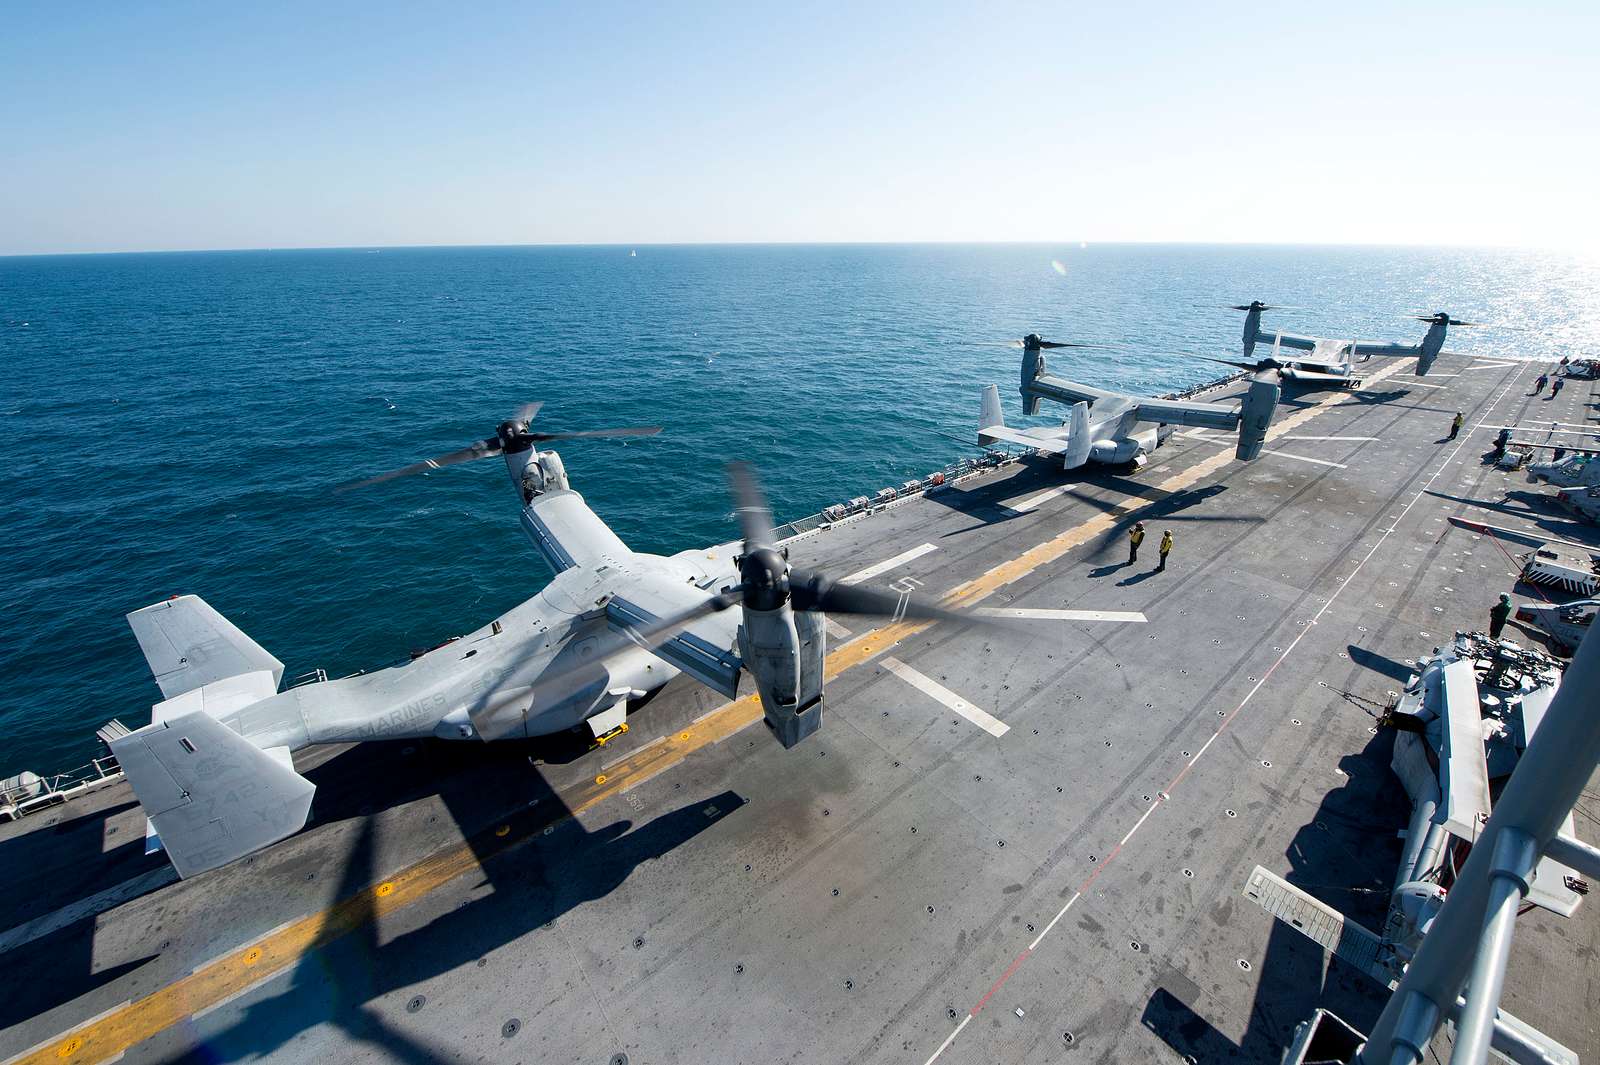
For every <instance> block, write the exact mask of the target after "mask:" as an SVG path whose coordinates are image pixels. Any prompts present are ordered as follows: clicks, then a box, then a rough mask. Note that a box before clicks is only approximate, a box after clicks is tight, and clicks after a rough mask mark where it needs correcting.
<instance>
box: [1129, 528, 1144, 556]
mask: <svg viewBox="0 0 1600 1065" xmlns="http://www.w3.org/2000/svg"><path fill="white" fill-rule="evenodd" d="M1142 543H1144V522H1142V521H1136V522H1134V523H1133V528H1131V529H1129V530H1128V565H1130V566H1131V565H1133V564H1134V563H1135V562H1137V561H1139V545H1140V544H1142Z"/></svg>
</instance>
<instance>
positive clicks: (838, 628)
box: [822, 615, 850, 640]
mask: <svg viewBox="0 0 1600 1065" xmlns="http://www.w3.org/2000/svg"><path fill="white" fill-rule="evenodd" d="M822 627H823V628H825V629H827V630H828V635H829V636H832V637H833V638H834V639H835V640H848V639H849V638H850V630H849V629H847V628H845V627H844V626H843V625H841V624H839V623H838V622H837V621H835V620H833V619H832V618H830V617H827V616H826V615H824V616H823V619H822Z"/></svg>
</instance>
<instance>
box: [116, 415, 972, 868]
mask: <svg viewBox="0 0 1600 1065" xmlns="http://www.w3.org/2000/svg"><path fill="white" fill-rule="evenodd" d="M537 409H538V405H537V404H530V405H528V406H527V407H524V408H523V409H522V410H520V411H519V412H518V413H517V415H516V417H514V418H512V419H511V420H509V421H506V422H504V423H503V424H501V425H500V427H499V429H498V430H497V432H496V434H495V435H494V436H492V437H490V438H489V439H487V440H482V441H479V442H477V443H474V444H472V445H470V446H468V447H465V448H462V449H460V450H458V451H454V452H451V453H449V454H447V455H441V456H439V457H438V458H434V459H429V460H427V461H425V462H420V463H417V464H415V465H413V466H408V467H406V468H404V469H402V470H396V471H394V472H393V473H389V474H384V475H382V476H380V477H376V478H372V479H371V481H367V482H360V483H362V484H367V483H372V482H373V481H382V480H387V479H389V478H390V477H395V476H400V475H401V474H406V473H416V472H424V471H427V470H432V469H437V468H439V467H441V466H447V465H451V464H454V463H458V462H465V461H469V460H471V459H476V458H485V457H491V456H495V455H500V456H503V457H504V459H505V463H506V467H507V469H508V470H509V471H510V474H511V480H512V483H513V484H514V485H515V486H516V490H517V494H518V500H519V503H520V504H521V506H522V525H523V528H524V529H525V530H526V531H527V534H528V536H529V538H530V539H531V540H532V541H533V544H534V546H535V547H536V548H538V550H539V552H540V553H541V554H542V555H543V556H544V558H545V561H546V562H548V563H549V565H550V568H551V569H552V570H553V571H554V573H555V577H554V579H553V580H551V582H550V583H549V584H548V585H546V586H545V588H544V590H543V591H541V592H539V594H537V595H535V596H534V597H533V598H531V599H529V600H527V601H526V602H524V603H522V604H521V605H520V606H517V607H514V608H512V609H511V610H509V611H507V612H506V613H505V614H502V615H501V616H500V617H498V618H496V619H494V620H493V621H492V622H490V623H489V624H487V625H484V626H483V627H482V628H480V629H477V630H476V631H474V632H471V633H468V634H467V635H465V636H462V637H460V638H459V639H455V640H452V641H450V642H448V643H445V644H443V645H441V646H439V647H437V648H435V649H433V650H432V651H429V652H428V653H426V654H423V655H421V656H419V657H417V658H415V659H414V660H412V661H410V662H408V663H406V664H404V665H399V666H393V667H390V668H387V669H380V670H377V671H375V672H371V673H363V674H358V675H356V676H353V677H346V678H344V679H341V680H324V681H319V682H314V683H309V684H302V685H299V686H295V687H291V688H289V689H288V690H286V691H282V692H280V691H278V685H279V682H280V681H281V680H282V678H283V663H282V662H280V661H279V660H278V659H277V658H275V657H273V656H272V655H271V654H269V653H268V652H267V651H266V650H264V649H263V648H262V647H261V646H260V645H259V644H257V643H256V642H255V641H253V640H251V639H250V638H249V637H248V636H246V635H245V634H244V633H243V632H241V631H240V630H239V629H238V628H236V627H235V626H234V625H232V624H231V623H229V622H228V621H227V620H226V619H225V618H223V617H222V616H221V615H220V614H218V613H217V611H215V610H213V609H212V608H211V607H210V606H209V605H208V604H207V603H206V602H205V601H204V600H203V599H200V598H199V597H197V596H193V595H186V596H174V597H173V598H172V599H169V600H167V601H165V602H161V603H157V604H155V605H153V606H148V607H145V608H143V609H141V610H136V611H134V612H133V613H131V614H129V615H128V622H129V624H130V625H131V626H132V628H133V631H134V635H135V636H136V637H137V638H138V640H139V645H140V648H141V649H142V650H143V651H144V654H145V657H146V659H147V660H148V661H149V663H150V668H151V670H152V671H153V672H154V674H155V677H156V682H157V683H158V684H159V685H160V687H161V693H162V695H163V696H164V697H165V701H163V702H160V703H158V704H156V705H155V707H154V708H153V711H152V715H151V716H152V720H151V723H150V724H149V725H147V726H145V727H144V728H141V729H138V730H137V731H134V732H131V733H129V734H127V735H125V736H123V737H121V738H120V739H115V740H112V741H111V749H112V751H113V753H114V754H115V755H116V756H117V759H118V761H119V762H120V763H121V765H122V769H123V771H124V773H125V774H126V775H127V778H128V780H129V782H130V783H131V784H132V785H133V790H134V794H135V795H136V796H137V797H138V799H139V802H140V804H141V805H142V806H143V807H144V810H145V813H146V816H147V817H148V818H149V820H150V822H151V828H152V831H153V832H154V833H155V834H158V836H159V844H160V845H161V846H163V847H165V849H166V851H167V853H168V855H169V856H170V857H171V859H172V863H173V865H174V866H175V867H176V868H177V870H178V873H179V874H180V875H182V876H191V875H193V874H195V873H199V872H202V871H204V870H207V869H213V868H216V867H217V866H220V865H223V864H225V863H227V862H230V861H232V860H234V859H236V858H239V857H241V856H243V855H246V854H249V853H251V852H252V851H255V850H258V849H260V848H261V847H265V846H267V845H269V844H271V843H274V842H276V841H278V840H280V839H283V838H284V837H286V836H289V835H291V834H293V833H294V832H297V831H298V830H299V829H300V828H301V826H302V825H304V824H305V821H306V818H307V816H308V814H309V812H310V808H311V797H312V792H313V791H314V787H313V785H312V783H311V782H310V781H309V780H307V779H305V778H304V777H302V776H300V775H299V774H298V773H296V772H295V770H294V766H293V762H292V761H291V759H290V754H291V753H292V752H293V751H295V750H298V749H299V748H302V747H306V746H309V745H311V744H320V743H349V742H354V741H361V740H373V739H398V738H408V737H427V736H433V737H440V738H443V739H451V740H498V739H502V738H523V737H533V736H541V735H546V734H549V733H555V732H559V731H562V730H565V729H568V728H573V727H582V726H584V725H585V724H587V726H588V728H589V729H591V730H592V731H593V733H594V734H595V735H596V736H602V735H606V734H608V733H610V732H611V731H613V730H615V729H617V728H618V727H619V726H621V725H622V724H623V721H624V718H625V717H626V714H627V709H628V704H629V703H630V701H634V700H638V699H642V698H643V697H644V696H645V695H646V694H648V693H649V692H651V691H654V690H655V689H657V688H660V687H661V686H662V685H664V684H665V683H666V682H667V681H668V680H670V679H672V678H673V677H675V676H677V675H678V673H680V672H682V673H687V674H689V675H690V676H691V677H694V678H695V679H696V680H698V681H700V682H701V683H703V684H705V685H707V686H709V687H711V688H713V689H715V690H716V691H718V692H719V693H721V694H723V695H725V696H727V697H728V698H733V697H734V696H735V695H736V693H737V689H738V682H739V676H740V672H741V670H743V671H748V672H749V673H750V674H751V675H752V677H753V679H754V681H755V685H756V689H757V691H758V692H759V693H760V697H761V705H762V710H763V713H764V716H765V720H766V723H767V725H768V726H769V727H770V728H771V730H772V732H773V734H774V735H775V736H776V737H777V739H778V741H779V742H780V743H782V744H783V746H785V747H792V746H794V745H795V744H797V743H799V742H800V741H801V740H802V739H804V738H805V737H806V736H809V735H810V734H811V733H813V732H815V731H816V730H817V728H818V726H819V725H820V723H821V719H822V683H823V656H824V654H825V645H824V629H823V624H824V618H823V612H824V611H826V612H828V613H834V614H867V615H874V616H888V617H897V618H918V619H927V620H953V621H958V622H962V623H972V622H974V621H978V622H982V623H985V624H997V623H996V622H994V621H992V620H986V619H983V618H981V617H978V616H977V615H972V614H965V613H960V612H957V611H952V610H947V609H944V608H942V607H940V606H937V605H935V604H933V603H931V602H927V601H923V600H920V599H917V598H914V597H912V596H908V595H895V594H890V593H888V592H881V591H875V590H873V589H870V588H866V587H861V586H855V585H842V584H836V583H834V582H833V581H832V580H830V579H829V578H828V577H827V576H826V575H824V574H822V573H818V572H813V571H806V570H803V569H801V568H799V567H797V566H791V565H790V564H789V561H788V557H787V551H786V550H785V549H782V548H780V547H779V546H777V543H776V537H775V535H774V532H773V528H772V518H771V514H770V512H769V511H768V509H767V505H766V502H765V501H764V499H763V498H762V494H761V491H760V489H759V487H758V486H757V484H756V480H755V477H754V475H753V474H752V473H751V472H750V471H749V470H748V469H747V468H745V467H743V466H741V465H737V464H736V465H734V466H732V467H730V470H729V476H730V480H731V482H732V485H733V488H734V492H735V496H736V498H737V505H738V516H739V519H740V523H741V526H742V530H743V540H744V543H743V547H742V549H732V548H729V547H713V548H710V549H705V550H693V551H684V552H681V553H679V554H676V555H672V556H670V557H663V556H660V555H651V554H645V553H642V552H636V551H633V550H630V549H629V548H628V546H627V545H626V544H624V543H623V542H622V540H621V539H620V538H618V536H617V535H616V534H615V533H614V532H612V531H611V529H610V528H609V527H608V526H607V525H606V523H605V522H604V521H602V520H601V519H600V518H599V517H598V516H597V515H596V514H595V513H594V511H592V510H590V509H589V507H588V505H587V504H586V503H585V502H584V500H583V497H582V496H580V495H579V494H578V493H577V492H574V491H572V490H571V488H570V487H569V486H568V483H567V477H566V472H565V470H564V468H563V466H562V463H561V459H560V457H559V456H558V455H557V454H556V453H555V452H554V451H540V450H538V448H537V447H536V446H535V445H536V444H538V443H540V442H542V441H547V440H554V439H562V438H567V437H589V436H638V435H648V434H650V433H654V432H659V429H654V428H648V429H627V430H590V431H584V432H576V433H537V432H533V431H531V430H530V429H529V427H528V426H529V420H530V419H531V418H532V416H533V414H534V413H535V411H536V410H537ZM351 487H355V486H351ZM734 607H737V608H738V609H737V610H735V609H732V608H734Z"/></svg>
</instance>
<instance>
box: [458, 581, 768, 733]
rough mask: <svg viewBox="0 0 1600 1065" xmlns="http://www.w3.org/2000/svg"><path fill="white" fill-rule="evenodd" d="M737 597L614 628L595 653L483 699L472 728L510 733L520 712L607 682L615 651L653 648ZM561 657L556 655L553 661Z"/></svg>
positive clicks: (724, 595) (722, 596)
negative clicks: (613, 634) (491, 699)
mask: <svg viewBox="0 0 1600 1065" xmlns="http://www.w3.org/2000/svg"><path fill="white" fill-rule="evenodd" d="M740 596H741V590H740V589H738V588H731V589H728V590H726V591H722V592H718V593H717V594H716V595H713V596H711V597H710V598H708V599H706V600H705V601H704V602H702V603H696V604H695V605H694V606H692V607H690V608H689V609H688V610H684V611H682V612H680V613H677V614H673V615H670V616H668V617H664V618H657V619H656V620H655V621H653V622H651V623H650V624H648V625H642V626H639V627H629V628H624V629H619V630H616V636H617V639H616V640H615V641H613V642H612V643H611V645H610V646H608V647H606V648H605V649H604V650H602V651H601V652H600V653H599V654H591V655H590V656H589V657H587V658H584V659H581V660H580V661H578V662H575V663H573V664H571V665H565V666H562V667H559V668H555V669H551V670H547V671H546V672H544V673H542V674H540V675H539V677H538V679H537V680H535V681H534V683H533V685H532V686H531V687H528V688H517V689H513V690H512V691H510V692H507V693H503V694H502V697H501V698H500V699H498V700H496V701H494V702H486V703H484V704H483V705H482V706H479V707H477V708H475V709H473V710H470V711H468V714H467V716H468V718H470V719H471V721H472V727H473V728H475V729H477V730H478V735H479V736H481V737H483V738H484V739H486V740H497V739H502V738H504V737H506V736H509V735H512V734H514V733H516V732H518V731H519V730H520V729H521V728H522V725H523V720H524V717H523V715H524V713H526V714H527V715H529V716H532V715H534V714H538V713H540V712H542V711H543V710H544V709H545V708H546V707H550V706H555V705H557V704H559V703H561V702H562V701H564V700H566V699H570V698H572V697H573V696H574V695H577V694H578V693H579V692H581V691H583V690H584V689H585V688H588V687H590V686H591V685H595V684H602V683H605V682H606V681H607V680H608V679H609V678H610V673H609V671H608V670H607V669H606V666H607V664H608V663H609V662H611V661H612V660H613V659H615V658H616V657H617V656H618V655H622V654H626V653H627V652H629V651H631V650H633V649H634V648H643V649H644V650H646V651H653V650H655V649H656V648H657V647H660V646H661V645H662V644H664V643H666V642H667V641H668V640H670V639H672V638H673V637H674V636H676V635H677V634H678V633H680V632H682V631H683V630H684V629H686V628H688V627H689V626H690V625H692V624H694V623H695V622H696V621H698V620H700V619H701V618H703V617H705V616H706V615H707V614H714V613H716V612H717V611H719V610H726V609H728V607H730V606H733V605H734V604H735V603H737V602H739V599H740ZM560 657H561V656H560V655H559V654H558V655H557V656H556V661H559V660H560Z"/></svg>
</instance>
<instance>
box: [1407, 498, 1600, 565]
mask: <svg viewBox="0 0 1600 1065" xmlns="http://www.w3.org/2000/svg"><path fill="white" fill-rule="evenodd" d="M1427 494H1428V495H1430V496H1434V497H1436V498H1438V499H1448V500H1450V501H1451V502H1454V503H1465V504H1467V505H1468V506H1472V507H1477V508H1478V509H1479V510H1492V511H1494V512H1495V513H1497V514H1507V515H1510V516H1511V517H1514V518H1522V519H1523V520H1525V521H1531V522H1532V523H1533V524H1534V525H1535V526H1537V527H1538V528H1540V529H1543V530H1544V531H1545V532H1547V533H1550V534H1551V535H1552V536H1554V537H1556V538H1558V539H1563V540H1592V539H1594V532H1593V531H1592V529H1591V528H1590V527H1589V526H1586V525H1584V524H1583V523H1582V522H1581V521H1579V520H1578V519H1577V518H1576V517H1574V516H1573V515H1571V514H1568V513H1567V512H1566V511H1564V510H1562V509H1560V506H1559V504H1557V503H1556V502H1555V497H1554V496H1550V495H1543V494H1541V493H1539V492H1528V491H1524V490H1522V489H1513V490H1511V491H1509V492H1507V493H1506V494H1505V500H1504V501H1503V502H1499V503H1496V502H1493V501H1491V500H1487V499H1473V498H1471V497H1470V496H1456V495H1451V494H1450V493H1448V492H1436V491H1434V490H1432V489H1428V492H1427ZM1513 503H1520V504H1522V505H1521V506H1513V505H1512V504H1513ZM1506 550H1507V551H1508V552H1510V553H1511V554H1512V555H1513V556H1515V555H1517V554H1518V553H1520V552H1525V551H1528V550H1530V548H1528V547H1527V546H1526V545H1522V544H1510V545H1508V546H1506Z"/></svg>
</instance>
